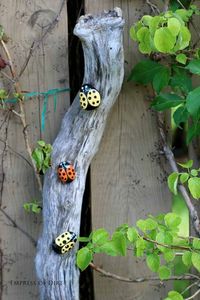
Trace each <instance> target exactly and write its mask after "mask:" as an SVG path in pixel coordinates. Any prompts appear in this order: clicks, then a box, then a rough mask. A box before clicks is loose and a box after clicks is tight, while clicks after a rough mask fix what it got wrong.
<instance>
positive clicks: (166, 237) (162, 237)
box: [156, 231, 173, 252]
mask: <svg viewBox="0 0 200 300" xmlns="http://www.w3.org/2000/svg"><path fill="white" fill-rule="evenodd" d="M156 241H157V242H158V243H160V244H163V245H171V244H172V242H173V238H172V235H171V234H170V233H169V232H166V231H165V232H164V231H161V232H159V233H158V234H157V235H156ZM157 247H158V249H159V250H160V251H161V252H165V251H166V247H164V246H162V245H157Z"/></svg>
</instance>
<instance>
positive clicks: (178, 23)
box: [130, 9, 197, 54]
mask: <svg viewBox="0 0 200 300" xmlns="http://www.w3.org/2000/svg"><path fill="white" fill-rule="evenodd" d="M196 11H197V10H194V9H189V10H185V9H178V10H176V11H174V12H172V11H168V12H166V13H162V14H160V15H159V16H155V17H152V16H148V15H146V16H143V17H142V18H141V20H139V21H138V22H137V23H136V24H135V25H133V26H132V27H131V29H130V36H131V38H132V39H133V40H134V41H137V42H138V44H139V50H140V52H141V53H143V54H151V53H153V52H161V53H169V54H174V53H175V52H177V51H180V50H183V49H185V48H186V47H188V45H189V43H190V40H191V34H190V31H189V29H188V27H187V23H188V21H189V19H190V18H191V16H192V15H193V14H194V13H196Z"/></svg>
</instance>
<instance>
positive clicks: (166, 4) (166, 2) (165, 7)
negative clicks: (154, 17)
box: [163, 0, 170, 12]
mask: <svg viewBox="0 0 200 300" xmlns="http://www.w3.org/2000/svg"><path fill="white" fill-rule="evenodd" d="M169 1H170V0H165V1H164V8H163V11H164V12H166V11H168V9H169Z"/></svg>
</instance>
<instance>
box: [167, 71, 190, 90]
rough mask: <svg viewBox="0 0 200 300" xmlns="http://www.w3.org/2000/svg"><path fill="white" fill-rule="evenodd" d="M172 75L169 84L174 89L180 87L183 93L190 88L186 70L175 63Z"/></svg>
mask: <svg viewBox="0 0 200 300" xmlns="http://www.w3.org/2000/svg"><path fill="white" fill-rule="evenodd" d="M172 69H173V76H172V77H171V80H170V82H169V85H170V86H171V87H172V88H174V89H180V90H181V91H183V92H184V93H188V92H189V91H191V90H192V80H191V76H190V75H189V73H188V71H187V70H185V69H183V68H180V67H179V66H177V65H174V66H173V68H172Z"/></svg>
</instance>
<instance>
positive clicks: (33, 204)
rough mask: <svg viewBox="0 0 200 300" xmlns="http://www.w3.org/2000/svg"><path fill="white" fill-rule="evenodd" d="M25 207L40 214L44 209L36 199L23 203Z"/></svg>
mask: <svg viewBox="0 0 200 300" xmlns="http://www.w3.org/2000/svg"><path fill="white" fill-rule="evenodd" d="M23 208H24V209H25V211H27V212H33V213H35V214H39V213H40V212H41V210H42V208H41V206H40V205H39V204H38V202H37V201H36V200H34V202H27V203H24V204H23Z"/></svg>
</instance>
